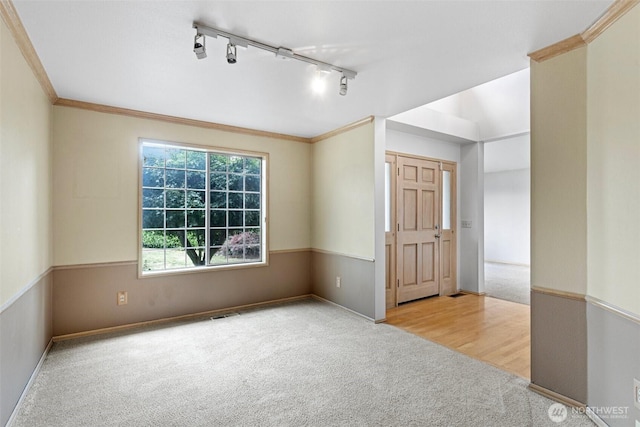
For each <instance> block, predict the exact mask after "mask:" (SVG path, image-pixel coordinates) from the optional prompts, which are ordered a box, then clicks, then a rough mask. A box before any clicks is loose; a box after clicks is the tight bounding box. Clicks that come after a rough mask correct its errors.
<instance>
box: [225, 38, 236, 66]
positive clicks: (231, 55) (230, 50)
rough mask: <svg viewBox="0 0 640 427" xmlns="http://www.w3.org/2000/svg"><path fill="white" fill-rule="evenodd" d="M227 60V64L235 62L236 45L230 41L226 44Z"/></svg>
mask: <svg viewBox="0 0 640 427" xmlns="http://www.w3.org/2000/svg"><path fill="white" fill-rule="evenodd" d="M227 62H228V63H229V64H235V63H236V62H237V58H236V45H234V44H231V43H228V44H227Z"/></svg>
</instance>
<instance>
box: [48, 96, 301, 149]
mask: <svg viewBox="0 0 640 427" xmlns="http://www.w3.org/2000/svg"><path fill="white" fill-rule="evenodd" d="M53 105H57V106H61V107H72V108H80V109H83V110H89V111H95V112H98V113H107V114H117V115H121V116H129V117H137V118H140V119H148V120H159V121H162V122H167V123H174V124H179V125H185V126H195V127H201V128H205V129H215V130H219V131H223V132H233V133H240V134H244V135H253V136H260V137H265V138H275V139H284V140H287V141H295V142H304V143H307V144H308V143H309V142H311V140H310V139H309V138H303V137H300V136H293V135H286V134H283V133H274V132H266V131H261V130H255V129H248V128H243V127H238V126H229V125H223V124H219V123H213V122H205V121H202V120H193V119H185V118H183V117H176V116H167V115H164V114H156V113H148V112H146V111H140V110H130V109H128V108H120V107H112V106H109V105H103V104H94V103H91V102H84V101H76V100H73V99H66V98H59V99H58V100H57V101H56V102H54V104H53Z"/></svg>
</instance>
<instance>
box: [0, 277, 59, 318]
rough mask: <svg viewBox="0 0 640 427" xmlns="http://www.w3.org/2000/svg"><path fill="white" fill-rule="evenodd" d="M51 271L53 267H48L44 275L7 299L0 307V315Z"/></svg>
mask: <svg viewBox="0 0 640 427" xmlns="http://www.w3.org/2000/svg"><path fill="white" fill-rule="evenodd" d="M52 271H53V267H49V268H47V269H46V270H45V272H44V273H41V274H40V275H39V276H38V277H36V278H35V279H33V280H32V281H31V282H29V283H28V284H27V286H25V287H23V288H22V289H21V290H19V291H18V293H16V294H14V295H13V296H12V297H11V298H9V299H8V300H7V301H6V302H5V303H4V304H2V305H1V306H0V314H2V313H4V311H5V310H7V309H8V308H9V307H11V306H12V305H13V303H15V302H16V301H18V300H19V299H20V298H21V297H22V296H23V295H24V294H26V293H27V292H29V291H30V290H31V288H33V287H34V286H35V285H37V284H38V283H39V282H40V281H41V280H42V279H44V278H45V277H46V276H47V275H48V274H49V273H51V272H52Z"/></svg>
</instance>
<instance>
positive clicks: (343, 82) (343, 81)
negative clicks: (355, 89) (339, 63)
mask: <svg viewBox="0 0 640 427" xmlns="http://www.w3.org/2000/svg"><path fill="white" fill-rule="evenodd" d="M346 94H347V76H345V75H344V74H343V75H342V77H340V95H342V96H345V95H346Z"/></svg>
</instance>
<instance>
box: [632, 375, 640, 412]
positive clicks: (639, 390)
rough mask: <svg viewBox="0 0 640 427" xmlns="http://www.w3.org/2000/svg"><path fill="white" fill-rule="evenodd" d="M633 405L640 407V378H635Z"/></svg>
mask: <svg viewBox="0 0 640 427" xmlns="http://www.w3.org/2000/svg"><path fill="white" fill-rule="evenodd" d="M633 405H634V406H635V407H636V408H638V409H640V380H638V379H636V378H634V379H633Z"/></svg>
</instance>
